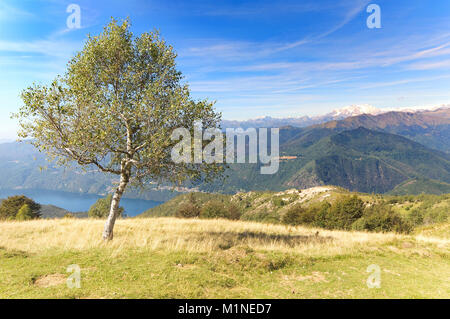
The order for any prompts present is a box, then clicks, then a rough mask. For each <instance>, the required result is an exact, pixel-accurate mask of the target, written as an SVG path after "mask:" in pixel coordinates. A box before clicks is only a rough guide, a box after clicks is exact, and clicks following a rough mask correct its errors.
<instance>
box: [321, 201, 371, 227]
mask: <svg viewBox="0 0 450 319" xmlns="http://www.w3.org/2000/svg"><path fill="white" fill-rule="evenodd" d="M363 213H364V202H363V201H362V200H361V199H360V198H358V196H356V195H354V196H345V197H342V198H340V199H339V200H337V201H336V202H335V203H334V204H333V205H332V206H331V207H330V209H328V211H327V214H326V222H325V225H324V226H325V227H326V228H329V229H336V228H337V229H350V228H351V226H352V224H353V223H354V222H355V221H356V220H357V219H358V218H361V217H362V215H363Z"/></svg>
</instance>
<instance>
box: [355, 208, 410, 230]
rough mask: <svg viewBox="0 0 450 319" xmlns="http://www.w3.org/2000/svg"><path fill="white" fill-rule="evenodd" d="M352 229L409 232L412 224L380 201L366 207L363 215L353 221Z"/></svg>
mask: <svg viewBox="0 0 450 319" xmlns="http://www.w3.org/2000/svg"><path fill="white" fill-rule="evenodd" d="M352 229H354V230H368V231H375V232H397V233H410V232H411V231H412V229H413V225H412V224H411V223H410V222H408V221H406V220H405V219H403V218H402V217H401V216H400V215H399V214H398V213H396V212H394V211H393V210H392V208H391V206H389V205H387V204H384V203H381V204H374V205H372V206H370V207H367V208H366V210H365V212H364V215H363V216H362V217H361V218H360V219H358V220H357V221H355V222H354V223H353V225H352Z"/></svg>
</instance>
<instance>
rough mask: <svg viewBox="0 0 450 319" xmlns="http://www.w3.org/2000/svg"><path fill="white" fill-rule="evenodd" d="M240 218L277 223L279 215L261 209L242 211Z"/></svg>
mask: <svg viewBox="0 0 450 319" xmlns="http://www.w3.org/2000/svg"><path fill="white" fill-rule="evenodd" d="M241 219H242V220H248V221H256V222H263V223H272V224H278V223H279V222H280V215H279V214H278V213H277V212H275V211H268V210H267V209H262V210H259V211H257V212H251V213H248V212H247V213H244V214H243V215H242V216H241Z"/></svg>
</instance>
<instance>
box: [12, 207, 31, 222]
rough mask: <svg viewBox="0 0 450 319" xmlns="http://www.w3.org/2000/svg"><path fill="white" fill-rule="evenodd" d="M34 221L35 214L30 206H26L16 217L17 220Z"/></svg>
mask: <svg viewBox="0 0 450 319" xmlns="http://www.w3.org/2000/svg"><path fill="white" fill-rule="evenodd" d="M30 219H33V212H32V211H31V208H30V206H28V204H24V205H23V206H22V207H21V208H20V209H19V211H18V212H17V215H16V220H30Z"/></svg>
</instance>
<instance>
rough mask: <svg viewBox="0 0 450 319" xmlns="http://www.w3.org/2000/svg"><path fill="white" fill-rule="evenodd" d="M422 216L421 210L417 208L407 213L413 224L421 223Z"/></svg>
mask: <svg viewBox="0 0 450 319" xmlns="http://www.w3.org/2000/svg"><path fill="white" fill-rule="evenodd" d="M423 217H424V214H423V212H422V211H420V210H418V209H413V210H412V211H411V212H410V213H409V215H408V218H409V221H410V222H411V223H412V224H413V225H415V226H418V225H422V224H423Z"/></svg>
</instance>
